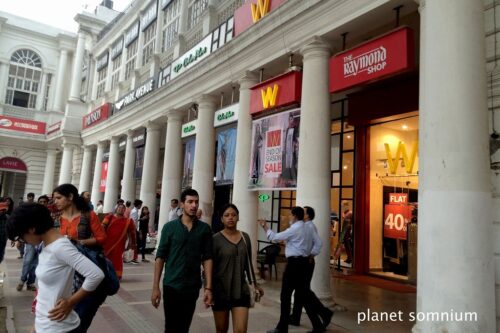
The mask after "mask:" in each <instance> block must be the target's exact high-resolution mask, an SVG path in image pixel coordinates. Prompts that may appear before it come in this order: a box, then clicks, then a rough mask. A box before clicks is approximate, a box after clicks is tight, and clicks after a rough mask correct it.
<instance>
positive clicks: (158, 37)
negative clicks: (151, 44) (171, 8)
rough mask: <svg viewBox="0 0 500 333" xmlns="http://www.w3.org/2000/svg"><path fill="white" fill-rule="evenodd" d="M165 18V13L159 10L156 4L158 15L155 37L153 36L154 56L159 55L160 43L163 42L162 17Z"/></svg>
mask: <svg viewBox="0 0 500 333" xmlns="http://www.w3.org/2000/svg"><path fill="white" fill-rule="evenodd" d="M164 16H165V11H164V10H161V9H160V5H159V4H158V14H157V17H156V22H155V24H156V36H155V51H154V53H155V54H160V53H161V47H162V45H161V43H162V40H163V38H162V37H163V30H162V28H163V17H164Z"/></svg>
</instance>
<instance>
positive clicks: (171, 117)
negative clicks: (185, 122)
mask: <svg viewBox="0 0 500 333" xmlns="http://www.w3.org/2000/svg"><path fill="white" fill-rule="evenodd" d="M165 115H166V116H167V122H169V121H175V120H177V121H182V113H181V112H180V111H178V110H168V111H167V112H166V113H165Z"/></svg>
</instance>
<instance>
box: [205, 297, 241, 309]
mask: <svg viewBox="0 0 500 333" xmlns="http://www.w3.org/2000/svg"><path fill="white" fill-rule="evenodd" d="M249 307H250V296H249V295H242V297H241V298H240V299H231V300H219V299H214V305H212V311H229V310H231V309H232V308H249Z"/></svg>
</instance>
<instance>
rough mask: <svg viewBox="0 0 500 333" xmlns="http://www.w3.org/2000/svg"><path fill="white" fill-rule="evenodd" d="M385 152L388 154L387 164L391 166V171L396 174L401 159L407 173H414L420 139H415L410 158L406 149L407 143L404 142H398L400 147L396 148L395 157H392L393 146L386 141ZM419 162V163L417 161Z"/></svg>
mask: <svg viewBox="0 0 500 333" xmlns="http://www.w3.org/2000/svg"><path fill="white" fill-rule="evenodd" d="M384 148H385V154H386V156H387V164H388V167H389V172H390V173H391V174H393V175H395V174H396V173H397V171H398V167H399V161H400V160H401V161H402V162H403V163H402V165H401V167H403V166H404V168H405V169H406V172H407V173H410V174H411V173H413V172H414V170H413V168H414V166H415V162H416V159H417V156H418V141H415V143H414V144H413V150H412V151H411V155H410V157H409V158H408V153H407V151H406V144H405V143H404V142H401V141H400V142H399V143H398V148H397V150H396V156H395V158H393V157H392V152H391V147H390V146H389V144H388V143H384ZM417 164H418V163H417Z"/></svg>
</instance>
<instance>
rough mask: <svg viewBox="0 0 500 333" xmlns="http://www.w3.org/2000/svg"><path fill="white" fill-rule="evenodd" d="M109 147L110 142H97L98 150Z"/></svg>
mask: <svg viewBox="0 0 500 333" xmlns="http://www.w3.org/2000/svg"><path fill="white" fill-rule="evenodd" d="M107 145H108V140H101V141H99V142H97V149H99V148H100V149H104V148H106V146H107Z"/></svg>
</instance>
